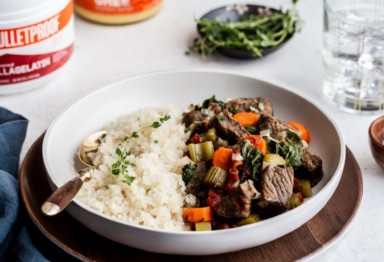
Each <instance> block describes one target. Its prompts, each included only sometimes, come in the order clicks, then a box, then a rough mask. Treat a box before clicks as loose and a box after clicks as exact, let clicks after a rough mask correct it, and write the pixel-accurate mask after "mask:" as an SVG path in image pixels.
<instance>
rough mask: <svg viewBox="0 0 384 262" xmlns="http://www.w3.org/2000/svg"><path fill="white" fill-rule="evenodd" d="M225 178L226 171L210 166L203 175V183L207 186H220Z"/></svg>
mask: <svg viewBox="0 0 384 262" xmlns="http://www.w3.org/2000/svg"><path fill="white" fill-rule="evenodd" d="M226 179H227V171H226V170H224V169H222V168H220V167H217V166H212V167H211V168H210V169H209V170H208V173H207V174H206V175H205V177H204V182H203V183H204V184H205V185H207V186H212V187H218V188H222V187H223V186H224V183H225V180H226Z"/></svg>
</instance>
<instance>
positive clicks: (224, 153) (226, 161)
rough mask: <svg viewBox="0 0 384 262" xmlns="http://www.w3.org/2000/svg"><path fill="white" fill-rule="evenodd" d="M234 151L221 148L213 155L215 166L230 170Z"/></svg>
mask: <svg viewBox="0 0 384 262" xmlns="http://www.w3.org/2000/svg"><path fill="white" fill-rule="evenodd" d="M232 152H233V151H232V149H231V148H227V147H219V148H218V149H216V151H215V153H214V154H213V160H212V161H213V165H214V166H217V167H220V168H222V169H224V170H228V169H229V168H230V167H231V166H232Z"/></svg>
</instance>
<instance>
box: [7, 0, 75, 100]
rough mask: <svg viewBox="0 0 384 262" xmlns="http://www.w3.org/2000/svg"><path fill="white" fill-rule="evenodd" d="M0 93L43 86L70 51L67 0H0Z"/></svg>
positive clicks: (70, 14) (70, 17)
mask: <svg viewBox="0 0 384 262" xmlns="http://www.w3.org/2000/svg"><path fill="white" fill-rule="evenodd" d="M0 7H1V8H0V95H7V94H14V93H19V92H24V91H28V90H31V89H33V88H36V87H39V86H43V85H44V84H46V83H48V82H49V81H50V80H52V79H53V78H54V77H55V76H56V75H57V74H58V73H59V71H60V69H62V67H63V65H64V64H65V63H66V62H67V61H68V60H69V58H70V57H71V55H72V51H73V41H74V25H73V19H74V18H73V4H72V1H71V0H54V1H52V0H33V1H31V0H0Z"/></svg>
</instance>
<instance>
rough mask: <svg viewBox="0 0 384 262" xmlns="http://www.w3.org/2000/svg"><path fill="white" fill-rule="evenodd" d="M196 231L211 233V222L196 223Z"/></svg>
mask: <svg viewBox="0 0 384 262" xmlns="http://www.w3.org/2000/svg"><path fill="white" fill-rule="evenodd" d="M195 230H196V231H211V230H212V226H211V222H198V223H195Z"/></svg>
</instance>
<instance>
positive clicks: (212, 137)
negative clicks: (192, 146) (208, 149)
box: [205, 128, 217, 142]
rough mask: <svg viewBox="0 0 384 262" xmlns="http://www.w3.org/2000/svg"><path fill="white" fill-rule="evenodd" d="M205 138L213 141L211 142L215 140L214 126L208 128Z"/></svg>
mask: <svg viewBox="0 0 384 262" xmlns="http://www.w3.org/2000/svg"><path fill="white" fill-rule="evenodd" d="M205 138H206V139H207V141H213V142H214V141H216V139H217V135H216V129H214V128H210V129H208V131H207V134H206V135H205Z"/></svg>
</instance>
